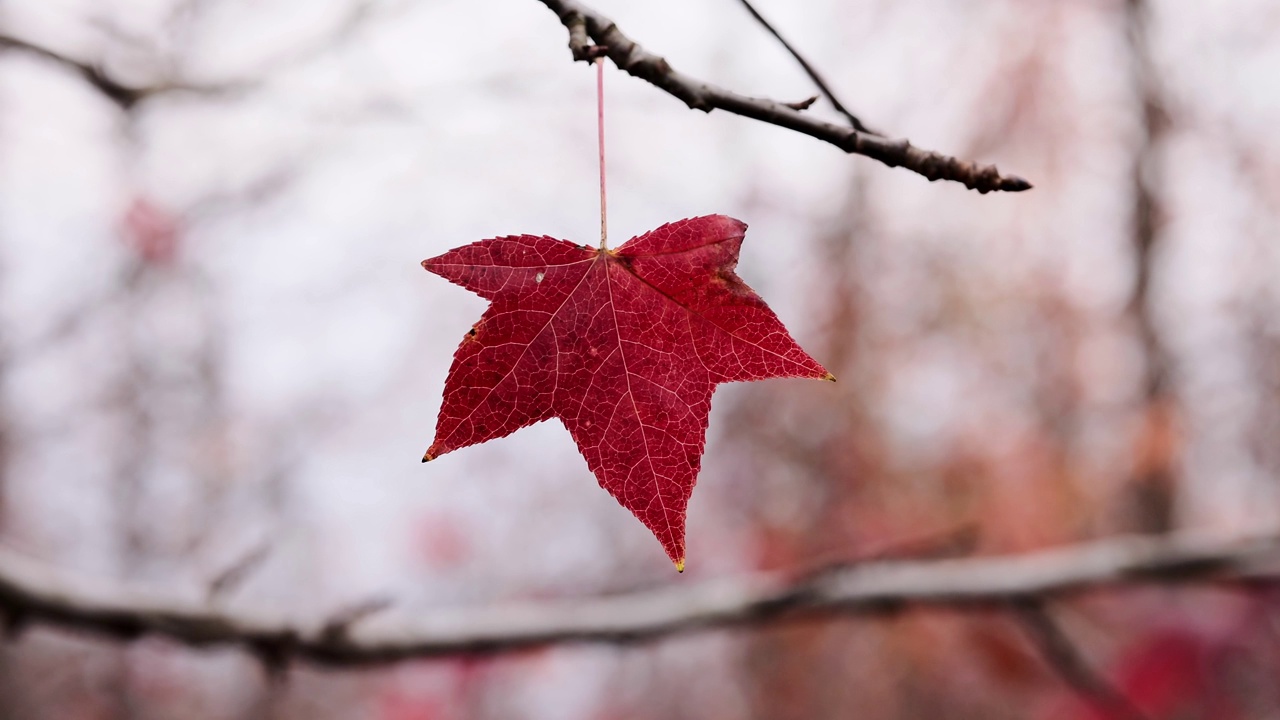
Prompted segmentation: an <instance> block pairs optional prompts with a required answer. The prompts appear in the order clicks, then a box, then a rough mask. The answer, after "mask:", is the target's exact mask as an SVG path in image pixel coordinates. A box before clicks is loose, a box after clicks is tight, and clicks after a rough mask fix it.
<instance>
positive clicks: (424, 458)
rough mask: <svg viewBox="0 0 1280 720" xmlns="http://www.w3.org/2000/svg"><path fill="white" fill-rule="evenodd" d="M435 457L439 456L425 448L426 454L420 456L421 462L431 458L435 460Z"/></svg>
mask: <svg viewBox="0 0 1280 720" xmlns="http://www.w3.org/2000/svg"><path fill="white" fill-rule="evenodd" d="M437 457H439V455H436V454H435V453H433V452H431V451H430V450H427V452H426V454H425V455H423V456H422V462H424V463H427V462H431V461H432V460H435V459H436V458H437Z"/></svg>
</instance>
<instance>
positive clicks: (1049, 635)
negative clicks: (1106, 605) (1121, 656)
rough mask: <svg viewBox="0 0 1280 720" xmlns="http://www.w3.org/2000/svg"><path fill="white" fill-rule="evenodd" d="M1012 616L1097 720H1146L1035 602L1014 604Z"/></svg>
mask: <svg viewBox="0 0 1280 720" xmlns="http://www.w3.org/2000/svg"><path fill="white" fill-rule="evenodd" d="M1013 607H1014V612H1015V614H1016V615H1017V616H1018V619H1019V620H1021V621H1022V625H1023V627H1024V628H1026V630H1027V634H1028V635H1030V636H1031V640H1032V642H1034V643H1035V644H1036V648H1037V649H1039V651H1040V655H1041V657H1043V658H1044V660H1045V662H1047V663H1048V664H1049V667H1051V668H1053V670H1054V672H1056V673H1057V674H1058V676H1059V677H1061V678H1062V679H1063V680H1064V681H1065V682H1066V683H1067V684H1068V685H1070V686H1071V688H1072V689H1073V690H1075V691H1076V693H1077V694H1079V695H1080V696H1081V697H1082V698H1083V699H1085V700H1086V701H1088V702H1089V704H1091V705H1093V706H1094V707H1095V708H1096V709H1097V710H1098V711H1099V712H1100V713H1101V717H1106V718H1113V719H1115V720H1146V716H1145V715H1143V713H1142V711H1141V710H1139V709H1138V708H1137V707H1136V706H1135V705H1134V704H1133V702H1132V701H1130V700H1129V698H1128V697H1126V696H1125V694H1124V693H1122V692H1120V691H1119V690H1118V689H1116V688H1115V687H1114V686H1113V685H1112V684H1111V683H1109V682H1107V679H1106V678H1104V677H1103V676H1101V675H1099V674H1098V673H1096V672H1094V670H1093V668H1092V667H1090V666H1089V663H1088V661H1086V660H1085V658H1084V655H1083V653H1081V652H1080V650H1079V648H1077V647H1076V646H1075V644H1074V643H1072V642H1071V638H1069V637H1068V636H1067V633H1066V632H1065V631H1064V630H1063V629H1062V628H1061V627H1060V626H1059V625H1058V623H1057V622H1056V621H1055V620H1054V619H1053V616H1052V615H1050V614H1049V611H1048V610H1047V609H1046V608H1045V607H1044V603H1043V602H1041V601H1039V600H1024V601H1020V602H1017V603H1015V604H1014V606H1013Z"/></svg>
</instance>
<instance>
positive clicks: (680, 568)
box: [676, 558, 684, 573]
mask: <svg viewBox="0 0 1280 720" xmlns="http://www.w3.org/2000/svg"><path fill="white" fill-rule="evenodd" d="M676 572H678V573H682V572H684V558H680V559H679V560H677V561H676Z"/></svg>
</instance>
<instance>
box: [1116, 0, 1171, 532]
mask: <svg viewBox="0 0 1280 720" xmlns="http://www.w3.org/2000/svg"><path fill="white" fill-rule="evenodd" d="M1123 17H1124V31H1125V37H1126V39H1127V41H1128V47H1129V53H1130V72H1131V77H1132V81H1131V82H1132V86H1133V93H1134V98H1135V100H1136V102H1137V104H1138V108H1139V112H1140V123H1139V132H1140V135H1139V138H1138V141H1137V146H1136V148H1135V150H1134V156H1133V167H1132V170H1131V175H1130V177H1131V194H1132V197H1133V216H1132V221H1131V222H1132V230H1131V232H1132V241H1133V252H1134V286H1133V294H1132V296H1131V298H1130V301H1129V307H1128V312H1129V315H1130V317H1131V318H1132V322H1133V325H1134V326H1135V330H1136V332H1137V335H1138V340H1139V343H1140V346H1141V349H1142V357H1143V371H1142V377H1141V381H1140V382H1141V387H1140V392H1141V395H1140V397H1139V403H1140V406H1139V418H1140V420H1139V426H1138V436H1137V446H1136V448H1135V453H1134V462H1135V466H1134V471H1133V478H1132V484H1131V485H1130V486H1129V487H1128V502H1127V503H1126V505H1127V507H1126V508H1125V509H1126V513H1127V515H1128V524H1129V525H1130V526H1131V527H1132V529H1135V530H1139V531H1143V532H1168V531H1170V530H1172V529H1173V526H1174V512H1175V509H1176V508H1175V504H1176V465H1177V463H1178V455H1179V448H1178V444H1179V443H1178V440H1177V432H1178V430H1177V429H1178V425H1179V423H1178V417H1179V412H1178V409H1177V401H1176V398H1175V397H1174V392H1173V388H1172V383H1171V381H1170V372H1171V366H1172V359H1171V358H1170V354H1169V350H1168V348H1167V346H1166V345H1165V343H1164V342H1163V340H1162V338H1161V335H1160V328H1159V322H1158V319H1157V312H1156V308H1155V300H1154V298H1153V295H1152V286H1153V283H1154V281H1155V274H1156V269H1157V266H1158V262H1159V260H1160V249H1161V246H1160V234H1161V226H1162V223H1163V210H1162V207H1161V202H1160V192H1161V190H1162V188H1163V176H1164V168H1163V166H1162V163H1161V157H1160V153H1161V150H1162V146H1163V141H1164V138H1165V135H1166V134H1167V130H1168V126H1169V119H1168V116H1167V114H1166V111H1165V104H1164V101H1163V98H1162V92H1161V89H1160V81H1159V77H1158V75H1157V73H1156V71H1155V68H1154V63H1153V59H1152V51H1151V37H1150V34H1151V7H1150V6H1149V5H1148V3H1147V0H1124V16H1123Z"/></svg>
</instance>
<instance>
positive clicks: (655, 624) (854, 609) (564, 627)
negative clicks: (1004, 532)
mask: <svg viewBox="0 0 1280 720" xmlns="http://www.w3.org/2000/svg"><path fill="white" fill-rule="evenodd" d="M1275 580H1280V538H1267V539H1246V540H1241V539H1236V540H1226V541H1224V540H1214V539H1212V538H1206V537H1197V536H1193V535H1170V536H1162V537H1130V538H1119V539H1112V540H1103V541H1098V542H1092V543H1086V544H1081V545H1076V546H1069V547H1064V548H1060V549H1055V550H1047V551H1041V552H1035V553H1027V554H1023V555H1013V556H1005V557H990V558H971V559H950V560H924V561H921V560H914V561H889V562H879V563H867V564H865V565H858V566H854V567H849V568H842V569H837V570H833V571H831V572H829V573H817V574H815V575H813V576H810V577H808V578H807V579H802V580H800V581H798V582H797V581H793V580H789V579H787V578H785V577H782V576H779V575H756V576H749V577H746V578H741V579H735V580H723V581H712V582H705V583H702V584H694V585H673V586H671V587H668V588H665V589H662V590H656V591H649V592H640V593H632V594H626V595H616V596H611V597H601V598H593V599H584V600H575V601H561V602H542V603H526V604H504V605H495V606H490V607H479V608H476V607H472V608H458V609H435V610H422V609H418V610H411V609H406V608H402V609H400V610H394V611H393V610H384V609H383V607H382V605H381V604H378V605H370V606H368V607H367V608H366V607H364V606H361V607H362V610H361V612H356V613H353V612H352V611H351V609H350V608H347V609H343V610H341V611H339V612H337V613H335V614H334V618H333V619H331V620H328V621H324V620H321V621H318V622H315V623H310V624H308V623H300V622H297V621H293V620H290V619H288V618H287V617H283V616H280V615H272V614H270V613H267V612H266V611H261V610H259V611H255V612H247V611H245V612H239V613H233V612H231V611H229V610H218V609H214V608H212V607H211V606H210V605H209V604H207V603H206V602H203V601H199V600H193V599H188V598H180V597H174V596H173V595H172V593H166V592H163V591H161V590H157V589H150V590H144V589H142V588H139V587H112V586H107V585H103V584H101V583H97V582H93V581H91V580H89V579H87V578H86V577H85V576H84V575H83V574H82V573H71V572H67V571H60V570H56V569H54V568H50V567H47V566H45V565H42V564H39V563H35V562H33V561H31V560H30V559H27V558H25V557H23V556H20V555H17V554H14V553H13V552H12V551H7V550H3V549H0V610H3V611H4V613H5V615H6V616H7V618H8V620H9V622H10V623H11V625H12V626H14V627H23V626H25V625H27V624H29V623H31V622H42V623H47V624H51V625H55V626H59V627H63V628H68V629H78V630H84V631H90V632H95V633H100V634H104V635H107V636H110V637H116V638H123V639H131V638H134V637H137V636H139V635H142V634H146V633H155V634H159V635H165V636H168V637H170V638H173V639H175V640H178V641H180V642H183V643H187V644H189V645H193V646H204V645H213V644H235V645H240V646H242V647H245V648H247V649H248V650H250V651H251V652H254V653H256V654H258V655H260V656H263V657H271V658H283V659H286V660H287V659H302V660H308V661H311V662H315V663H319V664H324V665H368V664H375V663H385V662H391V661H395V660H400V659H404V658H410V657H425V656H433V655H446V654H456V653H496V652H504V651H511V650H518V649H522V648H528V647H532V646H539V645H547V644H553V643H565V642H596V643H614V644H622V643H629V642H638V641H645V640H652V639H656V638H660V637H663V636H667V635H671V634H675V633H681V632H692V631H699V630H707V629H711V628H721V627H729V626H743V625H758V624H762V623H767V622H775V621H779V620H783V619H789V618H799V617H814V616H832V615H877V614H885V613H892V612H897V611H900V610H902V609H905V608H907V607H911V606H934V607H951V608H957V609H964V608H995V609H1000V608H1004V607H1007V606H1008V604H1009V603H1017V602H1022V603H1025V602H1029V601H1032V602H1042V601H1044V600H1046V599H1048V598H1051V597H1059V596H1063V595H1068V594H1072V593H1080V592H1085V591H1089V590H1097V589H1103V588H1111V587H1118V586H1127V585H1134V584H1143V583H1187V582H1196V583H1207V582H1235V583H1242V582H1257V581H1275ZM366 610H367V611H368V613H369V614H366V613H365V611H366ZM375 610H377V612H374V611H375ZM335 628H336V629H338V630H340V631H339V632H335Z"/></svg>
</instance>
